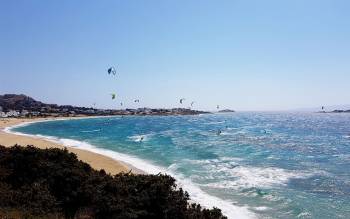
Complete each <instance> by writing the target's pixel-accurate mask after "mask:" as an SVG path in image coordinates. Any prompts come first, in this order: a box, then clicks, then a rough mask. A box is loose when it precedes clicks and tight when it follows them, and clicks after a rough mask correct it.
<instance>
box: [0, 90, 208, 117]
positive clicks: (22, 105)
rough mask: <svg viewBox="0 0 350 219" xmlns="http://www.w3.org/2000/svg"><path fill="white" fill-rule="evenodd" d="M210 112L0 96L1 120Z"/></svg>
mask: <svg viewBox="0 0 350 219" xmlns="http://www.w3.org/2000/svg"><path fill="white" fill-rule="evenodd" d="M206 113H209V112H205V111H199V110H192V109H189V108H172V109H151V108H137V109H96V108H93V107H78V106H71V105H57V104H46V103H43V102H40V101H37V100H35V99H33V98H31V97H29V96H26V95H24V94H20V95H18V94H4V95H0V118H6V117H22V118H32V117H68V116H111V115H164V116H167V115H198V114H206Z"/></svg>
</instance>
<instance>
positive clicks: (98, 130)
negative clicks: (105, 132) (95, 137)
mask: <svg viewBox="0 0 350 219" xmlns="http://www.w3.org/2000/svg"><path fill="white" fill-rule="evenodd" d="M100 131H101V129H94V130H84V131H80V132H84V133H89V132H100Z"/></svg>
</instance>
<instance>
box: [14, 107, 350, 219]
mask: <svg viewBox="0 0 350 219" xmlns="http://www.w3.org/2000/svg"><path fill="white" fill-rule="evenodd" d="M8 131H11V132H16V133H17V134H23V135H33V136H35V137H37V138H46V139H49V140H51V141H55V142H59V143H62V144H65V145H71V146H73V147H77V148H81V149H85V150H89V151H93V152H96V153H100V154H104V155H106V156H110V157H112V158H114V159H117V160H121V161H124V162H126V163H129V164H131V165H133V166H134V167H136V168H138V169H140V170H142V171H144V172H146V173H150V174H158V173H166V174H169V175H171V176H173V177H174V178H176V180H177V184H178V185H179V186H181V187H182V188H184V189H185V190H186V191H188V193H189V195H190V198H191V201H193V202H197V203H199V204H201V205H202V206H205V207H209V208H211V207H218V208H220V209H221V210H222V211H223V213H224V214H225V215H226V216H228V218H243V219H244V218H281V219H288V218H315V219H323V218H324V219H329V218H350V114H331V113H290V112H269V113H267V112H244V113H243V112H242V113H221V114H219V113H217V114H205V115H193V116H192V115H191V116H124V117H122V116H113V117H102V118H88V119H72V120H57V121H46V122H36V123H27V124H25V125H21V126H17V127H13V128H11V129H9V130H8Z"/></svg>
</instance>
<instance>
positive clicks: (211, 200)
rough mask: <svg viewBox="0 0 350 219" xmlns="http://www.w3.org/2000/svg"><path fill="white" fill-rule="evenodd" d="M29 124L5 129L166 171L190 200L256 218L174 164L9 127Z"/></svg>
mask: <svg viewBox="0 0 350 219" xmlns="http://www.w3.org/2000/svg"><path fill="white" fill-rule="evenodd" d="M29 124H30V123H26V124H21V125H16V126H12V127H10V128H8V129H7V130H6V131H7V132H10V133H13V134H17V135H25V136H31V137H34V138H44V139H47V140H49V141H52V142H56V143H57V142H58V143H61V144H63V145H65V146H67V147H76V148H79V149H83V150H87V151H91V152H94V153H97V154H101V155H105V156H108V157H111V158H113V159H115V160H120V161H123V162H125V163H128V164H130V165H132V166H134V167H136V168H137V169H140V170H143V171H145V172H146V173H150V174H158V173H167V174H169V175H171V176H173V177H174V178H175V179H177V181H178V184H179V186H181V187H182V188H183V189H184V190H185V191H188V193H189V194H190V198H191V200H193V201H194V202H197V203H200V204H201V205H202V206H204V207H207V208H212V207H218V208H220V209H221V210H222V212H223V213H224V214H225V215H226V216H227V217H228V218H239V219H248V218H250V219H252V218H256V216H255V214H254V213H252V212H250V211H249V210H248V206H236V205H234V204H233V203H232V202H230V201H228V200H222V199H220V198H218V197H215V196H211V195H209V194H207V193H206V192H204V191H203V190H201V189H200V188H199V187H198V186H197V185H196V184H195V183H193V182H192V181H191V180H190V179H188V178H186V177H184V176H182V175H181V174H179V173H176V172H175V171H174V170H175V169H176V166H173V167H171V168H168V169H166V168H163V167H159V166H157V165H154V164H152V163H150V162H148V161H145V160H142V159H140V158H137V157H135V156H132V155H127V154H122V153H119V152H116V151H112V150H108V149H104V148H98V147H96V146H94V145H91V144H89V143H87V142H83V141H77V140H73V139H64V138H62V139H59V138H56V137H53V136H44V135H30V134H25V133H20V132H13V131H11V129H13V128H15V127H20V126H25V125H29Z"/></svg>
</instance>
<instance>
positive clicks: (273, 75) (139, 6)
mask: <svg viewBox="0 0 350 219" xmlns="http://www.w3.org/2000/svg"><path fill="white" fill-rule="evenodd" d="M109 66H115V67H116V69H117V76H116V77H112V76H110V75H108V74H107V68H108V67H109ZM113 92H115V93H117V94H118V97H117V99H116V100H115V101H112V100H111V97H110V95H109V94H110V93H113ZM0 93H1V94H3V93H23V94H27V95H29V96H32V97H34V98H36V99H38V100H41V101H44V102H49V103H58V104H72V105H79V106H91V105H92V103H94V102H96V103H97V104H96V106H97V107H101V108H115V107H119V102H121V101H122V102H124V103H125V106H128V107H139V106H140V107H141V106H142V107H143V106H146V107H178V106H180V104H179V103H178V102H179V98H182V97H184V98H186V101H185V104H184V106H188V105H189V104H190V102H191V101H192V100H194V101H196V104H195V106H196V108H198V109H206V110H213V109H215V107H216V105H217V104H219V105H220V106H221V107H222V108H232V109H236V110H285V109H294V108H303V107H318V106H322V105H337V104H349V103H350V1H347V0H343V1H340V0H339V1H338V0H328V1H325V0H289V1H288V0H283V1H281V0H275V1H269V0H263V1H262V0H256V1H249V0H240V1H238V0H228V1H220V0H218V1H214V0H211V1H205V0H201V1H199V0H198V1H191V0H183V1H181V0H172V1H171V0H159V1H154V0H147V1H146V0H144V1H141V0H120V1H117V0H111V1H86V0H84V1H83V0H81V1H78V0H73V1H72V0H65V1H45V0H33V1H30V0H23V1H18V0H11V1H5V0H1V4H0ZM136 98H138V99H140V104H137V105H136V104H134V103H132V100H133V99H136Z"/></svg>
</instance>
